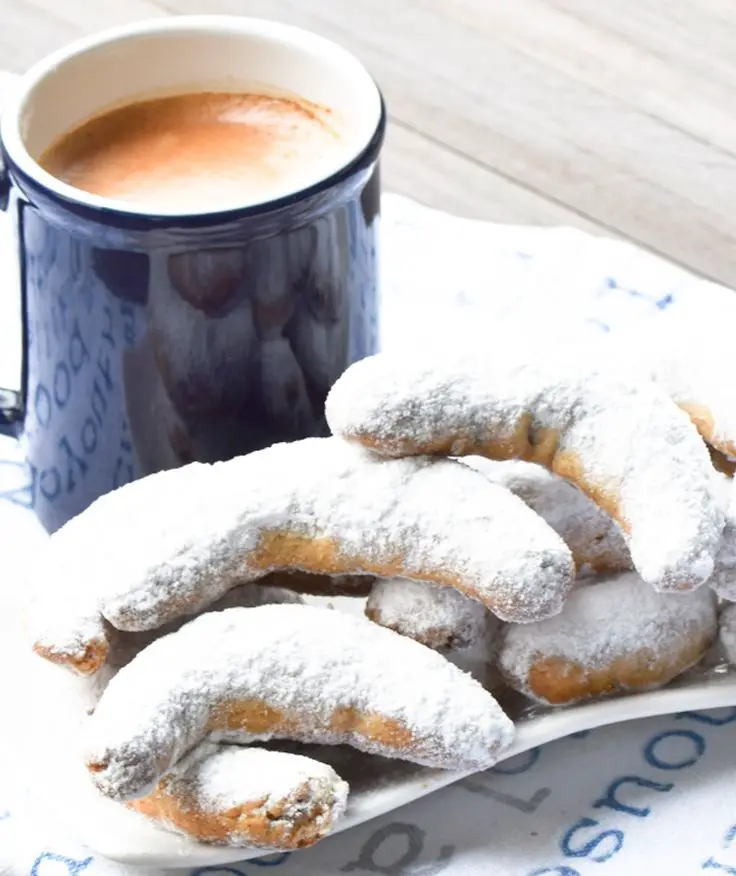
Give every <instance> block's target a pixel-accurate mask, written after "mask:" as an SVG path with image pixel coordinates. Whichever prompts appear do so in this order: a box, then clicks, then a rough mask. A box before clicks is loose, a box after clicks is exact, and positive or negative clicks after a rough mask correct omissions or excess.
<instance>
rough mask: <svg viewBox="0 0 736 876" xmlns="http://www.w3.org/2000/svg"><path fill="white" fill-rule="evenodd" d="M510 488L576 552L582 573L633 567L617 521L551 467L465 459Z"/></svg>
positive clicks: (573, 552) (464, 459)
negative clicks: (553, 472)
mask: <svg viewBox="0 0 736 876" xmlns="http://www.w3.org/2000/svg"><path fill="white" fill-rule="evenodd" d="M462 461H463V462H464V463H465V465H470V466H472V467H473V468H475V469H476V470H477V471H479V472H481V473H482V474H485V475H486V477H488V478H490V480H492V481H493V482H494V483H496V484H500V485H501V486H503V487H506V489H507V490H511V492H512V493H513V494H514V495H515V496H518V497H519V498H520V499H521V500H522V501H523V502H525V503H526V504H527V505H528V506H529V507H530V508H531V509H532V510H533V511H535V512H536V513H537V514H539V516H540V517H542V518H543V519H544V520H545V521H546V522H547V523H548V524H549V525H550V526H551V527H552V529H554V531H555V532H556V533H557V534H558V535H559V536H560V538H562V540H563V541H564V542H565V544H566V545H567V546H568V547H569V548H570V550H571V551H572V555H573V557H574V558H575V563H576V565H577V569H578V577H580V576H587V575H590V574H595V573H597V572H625V571H628V570H630V569H631V567H632V566H631V555H630V554H629V550H628V548H627V547H626V541H625V539H624V536H623V534H622V532H621V530H620V529H619V527H618V525H617V524H616V523H615V522H614V521H613V520H612V519H611V518H610V517H609V516H608V515H607V514H606V513H605V512H604V511H601V509H600V508H599V507H598V506H597V505H596V504H595V503H594V502H592V501H591V500H590V499H589V498H588V497H587V496H586V495H585V493H583V492H581V491H580V490H579V489H577V487H575V486H573V485H572V484H570V483H568V482H567V481H565V480H563V479H562V478H561V477H558V476H557V475H554V474H552V473H551V472H549V471H547V469H545V468H542V466H540V465H535V464H534V463H529V462H523V461H522V460H515V459H512V460H508V461H506V462H496V461H494V460H490V459H485V458H484V457H482V456H467V457H464V458H463V460H462Z"/></svg>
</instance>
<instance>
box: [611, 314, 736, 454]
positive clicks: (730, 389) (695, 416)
mask: <svg viewBox="0 0 736 876" xmlns="http://www.w3.org/2000/svg"><path fill="white" fill-rule="evenodd" d="M716 314H717V316H715V315H716ZM714 316H715V318H714ZM720 316H721V314H720V312H719V311H713V309H711V308H708V307H700V308H684V309H680V308H677V307H675V308H671V309H670V310H669V311H667V313H666V315H664V316H663V318H661V319H658V320H657V329H656V331H652V330H651V328H649V327H647V328H644V327H642V328H641V329H640V328H637V327H636V326H635V327H634V328H633V329H631V330H629V331H627V332H626V333H624V334H623V336H622V337H620V338H619V337H618V336H615V337H613V338H612V339H611V340H612V342H613V343H614V344H615V345H618V346H619V348H621V347H623V348H625V350H626V353H625V355H624V357H622V358H623V359H624V361H627V360H628V361H629V362H630V366H631V368H632V369H633V368H635V369H638V370H639V373H648V374H650V375H651V377H652V379H654V380H655V381H656V382H657V383H658V384H659V385H660V386H661V387H662V388H663V389H664V390H665V392H667V394H668V395H669V396H670V398H672V399H673V401H675V402H676V403H677V404H678V405H680V406H681V407H682V408H683V409H684V410H686V411H687V412H688V413H689V414H690V416H691V418H692V421H693V422H694V423H695V425H696V426H697V427H698V429H699V431H700V433H701V434H702V436H703V438H705V440H706V441H708V442H709V443H710V444H712V445H713V446H714V447H715V448H716V449H718V450H719V451H721V452H722V453H724V454H726V456H729V457H736V386H735V385H734V381H733V378H732V375H731V372H730V369H729V368H727V367H725V363H726V359H725V357H724V351H727V350H729V349H730V348H731V347H732V345H733V326H731V324H730V322H729V320H727V319H726V320H724V319H721V318H720Z"/></svg>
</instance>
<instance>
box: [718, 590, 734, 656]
mask: <svg viewBox="0 0 736 876" xmlns="http://www.w3.org/2000/svg"><path fill="white" fill-rule="evenodd" d="M718 626H719V629H718V637H719V639H720V642H721V647H722V648H723V653H724V655H725V657H726V660H727V661H728V662H729V663H730V664H731V665H736V605H726V606H724V608H723V609H722V610H721V613H720V616H719V618H718Z"/></svg>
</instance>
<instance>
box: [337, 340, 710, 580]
mask: <svg viewBox="0 0 736 876" xmlns="http://www.w3.org/2000/svg"><path fill="white" fill-rule="evenodd" d="M604 364H605V367H603V365H604ZM327 417H328V422H329V424H330V427H331V429H332V431H333V432H334V433H335V434H337V435H340V436H342V437H343V438H346V439H348V440H349V441H352V442H355V443H358V444H360V445H362V446H364V447H366V448H370V449H371V450H373V451H374V452H376V453H378V454H380V455H382V456H385V457H403V456H413V455H416V454H438V455H448V456H467V455H475V456H486V457H488V458H490V459H499V460H502V459H513V458H518V459H524V460H526V461H528V462H536V463H538V464H540V465H543V466H544V467H545V468H548V469H549V470H550V471H552V472H554V473H555V474H558V475H560V476H562V477H564V478H565V479H567V480H569V481H571V482H572V483H573V484H575V486H577V487H578V488H579V489H581V490H582V491H583V492H584V493H586V494H587V495H588V496H589V497H590V498H591V499H592V500H593V501H594V502H595V503H596V504H597V505H598V506H599V507H600V508H601V509H602V510H604V511H606V513H608V514H609V515H610V516H611V517H613V519H614V520H616V522H617V523H618V524H619V526H620V527H621V529H622V530H623V532H624V534H625V536H626V539H627V543H628V547H629V550H630V552H631V556H632V560H633V563H634V566H635V567H636V569H637V571H638V572H639V574H640V575H641V577H642V578H643V579H644V580H645V581H647V582H648V583H649V584H652V585H653V586H654V587H655V588H656V589H658V590H665V591H666V590H687V589H692V588H695V587H698V586H700V585H701V584H703V583H704V582H705V581H707V580H708V578H710V576H711V574H712V572H713V567H714V558H715V555H716V552H717V550H718V546H719V541H720V536H721V530H722V528H723V514H722V511H721V509H720V507H719V505H718V502H717V501H716V498H715V496H714V495H713V490H712V487H711V478H712V466H711V463H710V459H709V457H708V453H707V451H706V448H705V445H704V444H703V441H702V440H701V438H700V436H699V435H698V433H697V431H696V430H695V429H694V428H693V426H692V424H691V423H690V422H689V421H688V418H687V416H686V415H685V414H684V413H683V412H682V411H681V410H679V409H678V408H677V406H676V405H675V404H674V403H673V402H672V401H671V400H670V399H669V398H668V397H667V396H666V394H665V393H664V392H663V391H662V390H661V389H660V388H659V387H657V386H656V385H655V384H654V383H652V382H650V381H643V382H641V383H636V382H633V381H632V382H627V381H624V380H623V379H621V378H619V376H618V374H617V373H616V370H615V367H614V363H609V362H608V361H606V362H605V363H603V361H601V364H600V365H598V364H596V363H595V361H594V360H592V359H586V360H585V361H584V362H583V361H582V360H580V361H576V360H569V361H568V360H566V359H564V358H561V357H557V356H555V355H552V354H550V355H549V356H542V355H537V356H536V357H535V355H534V350H533V349H532V350H530V349H527V348H526V347H523V348H522V349H521V351H520V352H519V350H518V349H517V348H516V347H514V348H510V347H504V348H501V347H499V348H498V349H496V348H490V349H489V350H488V351H486V352H484V353H479V354H477V355H464V356H463V355H458V356H456V357H453V356H452V355H447V356H445V357H443V358H442V360H441V361H438V358H437V356H423V355H421V354H418V353H415V352H413V353H412V355H411V356H406V355H400V354H389V353H380V354H378V355H377V356H373V357H372V358H368V359H364V360H362V361H360V362H357V363H356V364H355V365H352V366H351V367H350V368H349V369H348V370H347V371H346V372H345V373H344V374H343V376H342V377H341V378H340V379H339V380H338V381H337V383H336V384H335V385H334V387H333V388H332V390H331V392H330V395H329V396H328V399H327Z"/></svg>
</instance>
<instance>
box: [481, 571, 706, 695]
mask: <svg viewBox="0 0 736 876" xmlns="http://www.w3.org/2000/svg"><path fill="white" fill-rule="evenodd" d="M716 633H717V621H716V600H715V597H714V595H713V593H712V592H711V590H710V589H708V588H702V589H700V590H697V591H696V592H694V593H656V592H655V591H653V590H652V589H651V588H649V587H643V586H642V582H641V580H640V578H639V577H638V576H637V575H635V574H634V573H631V572H629V573H625V574H622V575H619V576H615V577H612V578H608V579H604V580H602V581H600V582H599V583H593V584H591V585H590V586H588V587H581V588H579V589H577V590H576V591H575V592H574V593H573V594H572V595H571V596H570V598H569V599H568V601H567V604H566V605H565V608H564V610H563V611H562V613H561V614H560V615H558V616H557V617H554V618H550V619H549V620H545V621H540V622H539V623H536V624H527V625H526V626H523V627H522V626H514V625H510V626H508V627H506V628H505V629H504V631H503V634H502V641H501V644H500V650H499V658H498V667H499V670H500V672H501V675H502V677H503V679H504V681H505V682H506V683H507V684H508V685H509V687H511V688H513V689H514V690H517V691H519V692H520V693H523V694H526V696H528V697H531V698H532V699H534V700H536V701H537V702H540V703H546V704H548V705H552V706H560V705H567V704H569V703H576V702H581V701H583V700H589V699H593V698H595V697H602V696H610V695H612V694H618V693H625V692H632V691H636V690H646V689H647V688H655V687H660V686H661V685H664V684H666V683H667V682H669V681H671V680H672V679H673V678H675V677H676V676H677V675H680V674H681V673H682V672H684V671H685V670H686V669H689V668H690V667H691V666H693V665H694V664H696V663H697V662H698V661H699V660H700V659H701V658H702V656H703V655H704V654H705V652H706V650H707V649H708V647H709V646H710V644H711V642H712V641H713V639H714V638H715V636H716Z"/></svg>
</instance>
